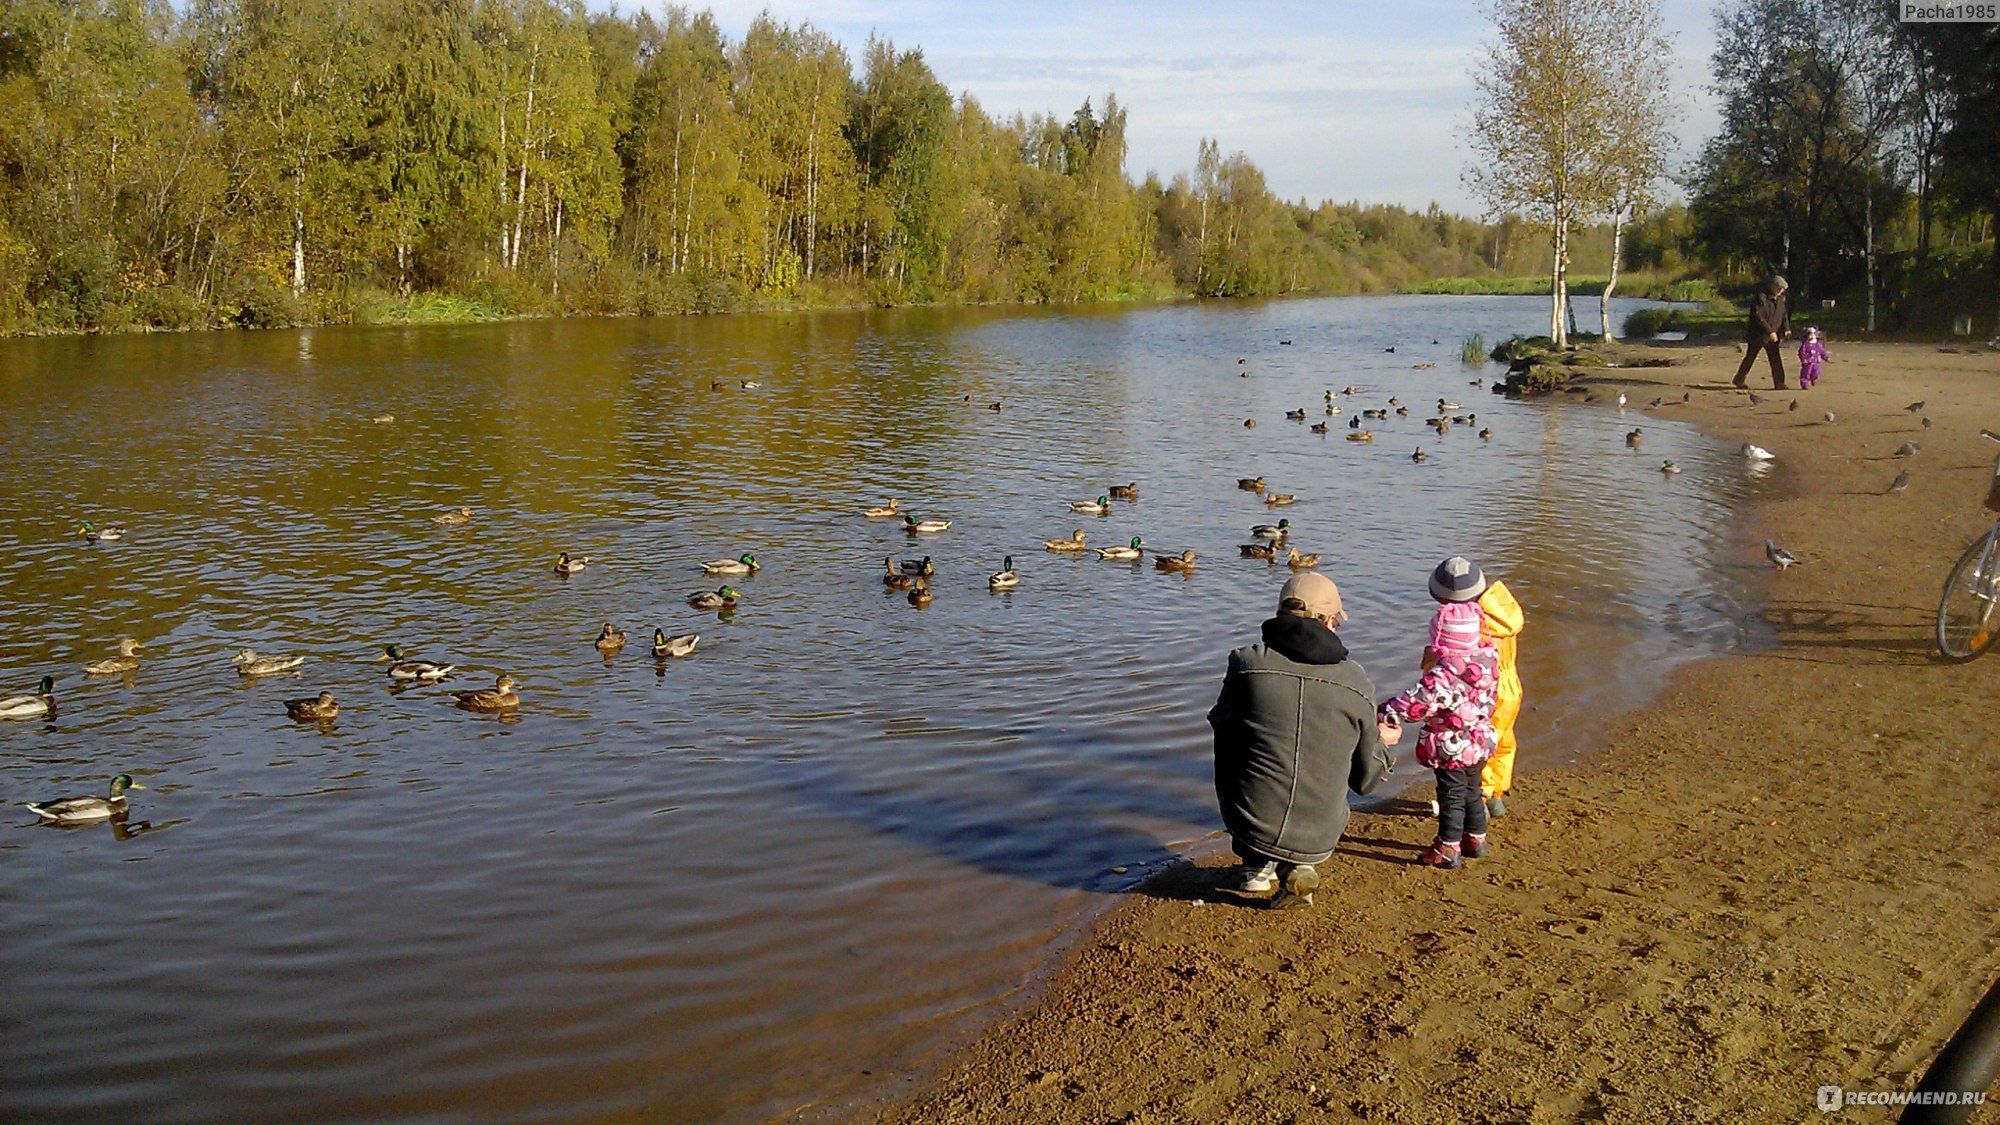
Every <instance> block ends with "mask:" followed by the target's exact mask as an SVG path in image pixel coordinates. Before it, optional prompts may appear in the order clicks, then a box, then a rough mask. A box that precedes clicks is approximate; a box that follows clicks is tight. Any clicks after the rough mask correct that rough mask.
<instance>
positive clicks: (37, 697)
mask: <svg viewBox="0 0 2000 1125" xmlns="http://www.w3.org/2000/svg"><path fill="white" fill-rule="evenodd" d="M55 709H56V678H55V677H54V676H43V677H42V682H41V683H39V684H37V685H35V694H33V695H16V696H11V697H9V698H7V699H0V719H33V718H37V717H39V716H42V715H46V714H48V713H49V712H51V711H54V710H55Z"/></svg>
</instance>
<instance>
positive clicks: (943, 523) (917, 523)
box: [903, 516, 951, 533]
mask: <svg viewBox="0 0 2000 1125" xmlns="http://www.w3.org/2000/svg"><path fill="white" fill-rule="evenodd" d="M950 527H951V521H950V520H920V519H918V518H917V517H915V516H904V517H903V530H904V531H908V532H911V533H915V532H919V531H946V530H949V529H950Z"/></svg>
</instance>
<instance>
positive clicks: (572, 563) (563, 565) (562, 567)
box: [554, 551, 590, 578]
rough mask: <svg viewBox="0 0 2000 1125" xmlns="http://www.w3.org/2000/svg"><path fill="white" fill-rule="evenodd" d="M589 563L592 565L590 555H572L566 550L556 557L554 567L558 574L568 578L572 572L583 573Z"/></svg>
mask: <svg viewBox="0 0 2000 1125" xmlns="http://www.w3.org/2000/svg"><path fill="white" fill-rule="evenodd" d="M589 565H590V556H589V555H576V556H574V557H572V556H571V555H570V553H569V552H568V551H564V552H563V553H562V554H561V556H559V557H558V558H557V559H556V565H555V568H554V569H555V572H556V573H557V574H560V575H562V576H563V577H565V578H567V577H569V576H570V575H572V574H578V573H581V572H582V570H583V568H584V567H586V566H589Z"/></svg>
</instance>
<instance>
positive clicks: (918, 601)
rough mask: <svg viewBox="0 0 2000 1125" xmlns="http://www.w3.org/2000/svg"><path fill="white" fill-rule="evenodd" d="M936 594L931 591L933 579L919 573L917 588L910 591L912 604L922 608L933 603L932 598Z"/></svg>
mask: <svg viewBox="0 0 2000 1125" xmlns="http://www.w3.org/2000/svg"><path fill="white" fill-rule="evenodd" d="M935 596H936V595H934V594H932V593H931V580H930V579H928V578H925V577H922V576H921V575H919V576H918V578H917V588H916V589H914V590H911V591H910V604H911V605H913V606H918V607H920V608H921V607H923V606H927V605H929V604H931V599H932V598H933V597H935Z"/></svg>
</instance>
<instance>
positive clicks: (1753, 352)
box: [1736, 277, 1791, 391]
mask: <svg viewBox="0 0 2000 1125" xmlns="http://www.w3.org/2000/svg"><path fill="white" fill-rule="evenodd" d="M1788 288H1789V287H1788V286H1787V285H1786V284H1785V279H1784V278H1782V277H1774V278H1772V279H1771V280H1770V281H1769V282H1768V283H1766V284H1765V286H1764V291H1763V292H1762V293H1759V294H1758V295H1757V300H1756V303H1755V304H1752V305H1751V306H1750V324H1749V325H1748V327H1747V330H1746V331H1745V334H1744V346H1743V362H1742V364H1741V365H1739V366H1738V367H1737V368H1736V385H1737V386H1738V387H1748V386H1749V385H1750V384H1749V382H1748V381H1747V380H1746V376H1748V375H1749V374H1750V365H1751V364H1753V363H1756V362H1757V353H1758V352H1760V351H1761V352H1763V353H1764V354H1765V355H1767V356H1769V357H1770V360H1771V388H1772V389H1773V390H1779V391H1782V390H1784V389H1785V361H1784V359H1783V358H1782V357H1781V355H1780V353H1779V351H1778V341H1779V340H1782V339H1784V337H1785V331H1786V327H1787V323H1788V321H1789V318H1790V315H1791V310H1790V309H1789V308H1787V307H1786V301H1785V296H1786V291H1787V289H1788Z"/></svg>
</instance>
